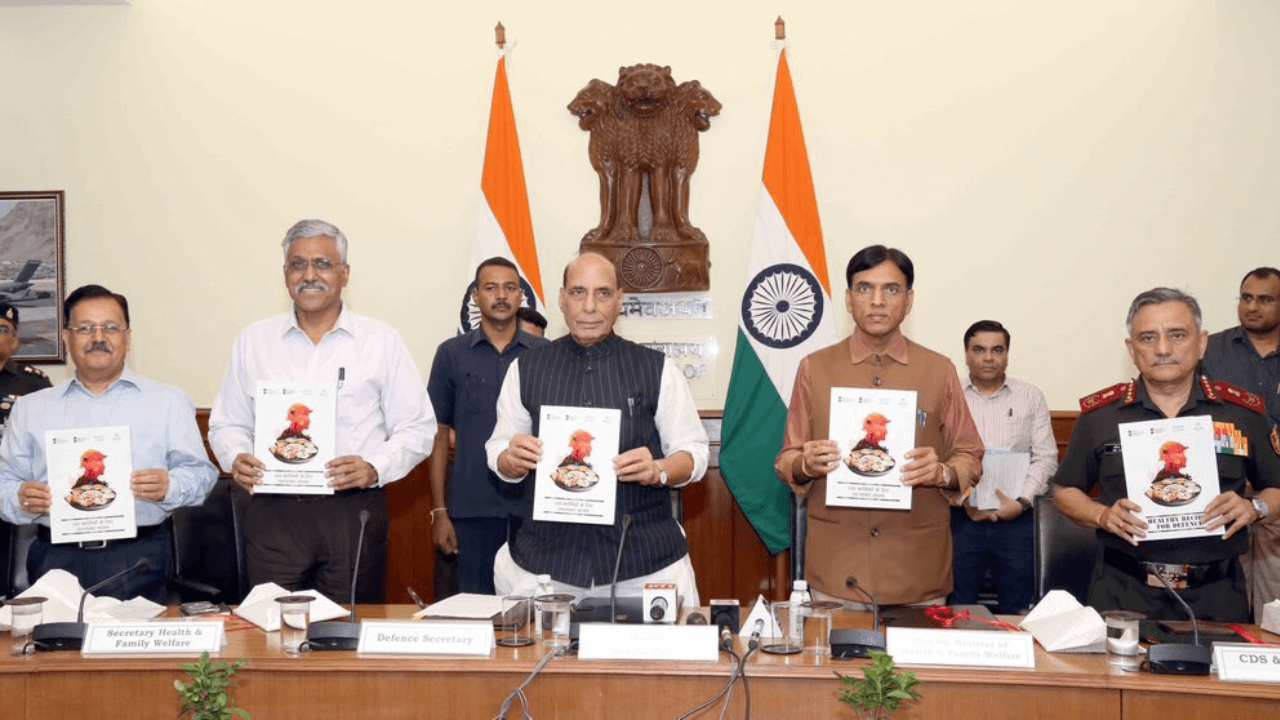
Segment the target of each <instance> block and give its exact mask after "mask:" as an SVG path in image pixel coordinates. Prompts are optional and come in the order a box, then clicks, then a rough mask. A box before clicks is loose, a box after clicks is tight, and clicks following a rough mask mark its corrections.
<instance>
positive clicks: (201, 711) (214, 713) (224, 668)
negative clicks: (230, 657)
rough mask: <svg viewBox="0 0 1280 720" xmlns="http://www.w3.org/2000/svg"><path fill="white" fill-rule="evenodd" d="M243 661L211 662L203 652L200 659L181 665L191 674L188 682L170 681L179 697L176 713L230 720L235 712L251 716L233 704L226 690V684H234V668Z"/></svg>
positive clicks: (203, 719) (248, 718)
mask: <svg viewBox="0 0 1280 720" xmlns="http://www.w3.org/2000/svg"><path fill="white" fill-rule="evenodd" d="M244 664H245V661H244V660H236V661H235V662H232V663H227V662H212V661H210V660H209V653H204V654H202V655H201V656H200V662H197V663H191V664H187V665H183V666H182V669H183V670H186V671H187V674H188V675H190V676H191V682H189V683H184V682H182V681H181V680H174V681H173V687H174V689H175V690H177V691H178V695H179V696H181V697H182V710H181V711H180V712H179V713H178V716H179V717H189V718H191V719H192V720H231V716H232V715H233V714H235V715H238V716H240V717H242V718H245V720H253V717H252V716H251V715H249V713H248V712H246V711H245V709H244V708H240V707H236V701H235V700H233V699H231V693H230V692H229V691H228V688H233V687H235V686H236V685H235V675H236V670H238V669H239V668H240V667H241V666H243V665H244Z"/></svg>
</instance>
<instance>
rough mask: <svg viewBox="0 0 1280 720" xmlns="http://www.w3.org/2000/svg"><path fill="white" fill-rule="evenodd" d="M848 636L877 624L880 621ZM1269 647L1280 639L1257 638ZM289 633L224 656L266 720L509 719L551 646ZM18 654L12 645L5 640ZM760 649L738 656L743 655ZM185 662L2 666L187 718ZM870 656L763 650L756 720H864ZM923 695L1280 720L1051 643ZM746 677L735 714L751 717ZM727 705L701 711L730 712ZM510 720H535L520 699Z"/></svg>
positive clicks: (633, 670)
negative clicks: (852, 696) (390, 643)
mask: <svg viewBox="0 0 1280 720" xmlns="http://www.w3.org/2000/svg"><path fill="white" fill-rule="evenodd" d="M413 609H414V608H413V607H412V606H407V605H388V606H373V607H362V608H361V610H362V612H361V615H362V617H366V618H407V617H408V616H409V615H410V613H411V612H412V611H413ZM835 624H836V626H837V627H867V626H868V625H869V623H868V620H867V618H866V617H865V616H861V615H854V614H849V615H848V616H845V617H837V619H836V622H835ZM1257 632H1258V635H1259V637H1260V638H1261V639H1262V640H1264V641H1267V642H1280V636H1277V635H1272V634H1271V633H1266V632H1262V631H1257ZM278 636H279V633H264V632H262V631H261V630H258V629H257V628H251V629H244V630H236V631H232V632H229V633H228V635H227V639H228V645H227V650H226V652H224V653H223V655H222V657H224V658H226V659H239V658H244V659H247V660H248V664H247V665H246V666H245V667H244V668H242V669H241V670H240V672H239V673H238V675H237V677H238V678H239V688H237V689H236V690H235V691H234V697H235V699H236V702H237V703H238V704H239V705H240V706H241V707H244V708H245V709H247V710H248V711H249V712H251V713H252V714H253V716H254V718H255V720H288V719H290V718H307V719H308V720H312V719H315V718H359V717H369V718H388V719H390V718H449V719H450V720H454V719H469V718H477V719H488V718H492V717H494V716H495V715H496V714H497V712H498V709H499V708H500V706H501V704H502V701H503V699H504V698H505V697H506V696H507V694H508V693H510V692H511V691H512V690H513V689H514V688H515V687H517V686H518V685H519V684H520V683H521V682H522V681H523V680H524V678H525V676H526V675H527V674H528V673H529V672H530V671H531V670H532V669H533V667H534V666H535V665H536V664H537V662H538V660H539V659H541V657H542V654H543V651H542V649H541V648H540V647H538V646H534V647H529V648H519V649H511V648H503V647H500V648H498V650H497V652H496V653H495V654H494V655H493V656H492V657H490V658H422V657H386V656H373V657H359V656H357V655H356V653H354V652H313V653H308V654H304V655H302V656H298V657H290V656H288V655H285V654H283V653H282V652H281V651H280V646H279V637H278ZM4 640H5V645H4V647H7V640H8V638H7V637H6V638H4ZM742 649H745V648H739V650H742ZM187 662H191V660H190V659H189V658H186V657H166V656H146V657H112V658H85V657H83V656H81V655H80V654H79V653H46V654H41V655H34V656H26V657H21V656H20V657H8V656H4V657H2V658H0V718H41V719H42V720H59V719H61V718H66V719H68V720H71V719H74V720H91V719H93V718H112V719H114V718H166V719H168V718H174V717H176V716H177V713H178V709H179V707H180V703H179V701H178V696H177V693H176V692H175V691H174V688H173V681H174V680H178V679H185V673H183V672H182V670H181V668H180V666H181V665H182V664H183V663H187ZM865 662H866V661H853V662H843V661H834V662H833V661H830V660H822V659H818V658H815V657H812V656H806V655H792V656H773V655H763V654H761V653H756V654H754V655H753V656H752V658H751V660H750V662H749V663H748V665H747V676H748V678H749V681H750V689H751V710H752V715H753V716H754V717H757V718H854V717H856V715H855V713H854V712H853V711H852V710H851V709H849V708H847V707H846V706H844V705H842V704H841V703H839V702H838V701H837V700H836V696H835V692H836V690H837V689H838V687H839V682H838V681H837V679H836V677H835V676H834V675H833V671H837V670H838V671H840V672H842V673H846V674H848V673H857V674H859V675H860V667H861V666H862V665H863V664H865ZM912 669H914V670H915V671H916V674H917V676H918V677H919V678H920V680H921V681H922V682H921V685H920V686H919V690H920V691H921V693H922V694H923V696H924V697H923V699H922V700H919V701H916V702H912V703H908V704H907V705H905V706H904V707H903V709H902V710H900V711H899V713H898V715H896V716H895V717H898V718H903V719H910V718H968V717H975V718H984V719H985V718H1018V719H1019V720H1024V719H1025V718H1088V719H1089V720H1103V719H1105V718H1126V719H1136V718H1152V719H1156V718H1158V719H1159V720H1170V719H1171V718H1178V719H1179V720H1183V719H1196V718H1204V719H1206V720H1208V719H1209V718H1214V719H1215V720H1216V719H1217V718H1259V719H1261V718H1272V717H1276V716H1277V715H1278V714H1280V686H1277V685H1262V684H1248V683H1227V682H1219V681H1218V680H1216V679H1215V678H1212V677H1210V678H1183V677H1173V676H1153V675H1149V674H1132V673H1125V672H1121V671H1119V670H1116V669H1113V668H1111V667H1109V666H1108V665H1107V663H1106V658H1105V656H1102V655H1068V654H1058V655H1055V654H1049V653H1045V652H1043V651H1041V650H1040V649H1039V647H1037V651H1036V668H1035V669H1034V670H990V669H970V668H954V667H948V668H932V667H919V668H912ZM729 671H730V664H729V662H728V661H727V660H722V661H721V662H718V663H714V664H711V663H671V662H669V663H638V662H603V661H579V660H578V659H576V658H573V657H568V658H556V659H554V660H552V661H551V662H550V663H549V664H548V665H547V666H546V668H545V669H544V670H543V671H542V674H541V675H540V676H539V677H538V678H537V679H536V680H534V681H533V683H532V684H531V685H530V686H529V687H528V688H527V689H526V690H525V694H526V695H527V697H528V699H529V701H530V704H531V708H532V715H533V717H534V718H537V720H553V719H555V718H575V719H576V718H636V719H643V720H650V719H651V718H678V717H679V716H680V715H682V714H684V713H685V712H687V711H688V710H690V709H692V708H694V707H696V706H697V705H699V704H701V703H702V702H703V701H705V700H706V699H708V698H710V697H711V696H712V695H714V694H715V693H716V692H718V691H719V690H720V689H721V688H722V687H723V686H724V684H725V682H726V681H727V679H728V675H729ZM744 710H745V704H744V702H743V692H742V686H741V683H739V685H738V687H737V688H736V689H735V691H734V700H733V706H732V707H731V708H730V710H729V713H728V716H727V717H730V718H742V717H743V714H744ZM719 712H720V708H719V706H716V707H714V708H713V709H711V710H708V711H705V712H703V713H702V714H700V715H698V716H697V717H699V718H704V719H705V718H716V717H719ZM508 717H509V718H513V719H514V718H518V717H520V713H519V705H518V703H517V705H516V706H515V709H514V711H513V712H511V713H509V714H508Z"/></svg>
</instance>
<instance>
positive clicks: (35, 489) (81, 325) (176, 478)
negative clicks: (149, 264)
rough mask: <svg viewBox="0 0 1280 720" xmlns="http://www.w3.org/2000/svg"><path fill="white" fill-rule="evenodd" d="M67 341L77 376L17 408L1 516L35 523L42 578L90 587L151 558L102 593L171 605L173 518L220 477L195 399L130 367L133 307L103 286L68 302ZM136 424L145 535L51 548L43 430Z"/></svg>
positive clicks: (2, 451)
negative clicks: (71, 579) (58, 577)
mask: <svg viewBox="0 0 1280 720" xmlns="http://www.w3.org/2000/svg"><path fill="white" fill-rule="evenodd" d="M62 317H63V323H64V325H65V327H64V329H63V331H62V337H63V342H65V343H66V345H67V349H68V351H69V353H70V355H71V359H72V361H73V362H74V363H75V366H76V372H75V377H73V378H72V379H70V380H66V381H63V382H61V383H59V384H58V385H56V386H55V387H52V388H48V389H46V390H41V391H39V392H36V393H32V394H30V395H25V396H23V397H22V398H20V399H19V400H18V402H17V403H16V404H15V405H14V406H13V411H12V413H11V414H10V415H9V425H8V428H7V429H6V431H5V434H4V439H3V441H0V514H2V515H3V516H4V519H5V520H8V521H9V522H12V523H15V524H26V523H34V524H36V525H37V527H38V535H37V537H36V539H35V541H34V542H32V544H31V549H30V550H29V552H28V554H27V571H28V574H29V576H30V577H31V578H32V579H33V580H35V579H38V578H40V576H42V575H44V574H45V573H46V572H48V571H49V570H53V569H62V570H66V571H67V572H70V573H71V574H73V575H75V576H76V578H77V579H79V581H80V584H81V585H82V586H84V587H86V588H87V587H89V586H90V585H93V584H94V583H97V582H99V581H101V580H105V579H106V578H108V577H111V576H112V575H115V574H116V573H118V572H120V571H122V570H125V569H127V568H129V567H131V566H133V565H134V563H136V562H137V561H138V560H139V559H142V558H146V559H147V561H148V563H149V567H148V568H146V569H141V570H138V571H135V572H133V573H131V574H129V575H127V576H125V577H124V578H121V579H120V580H118V581H116V582H114V583H111V584H109V585H107V586H106V587H104V588H103V589H102V591H101V592H100V593H99V594H104V595H110V596H112V597H117V598H120V599H128V598H132V597H135V596H138V595H142V596H144V597H146V598H148V599H150V600H154V601H156V602H161V603H163V602H164V600H165V585H166V583H167V581H168V576H169V573H170V566H171V555H172V550H171V540H170V532H169V529H168V524H167V523H165V522H164V521H165V519H166V518H168V516H169V513H171V512H173V511H174V510H175V509H177V508H179V507H182V506H184V505H200V504H201V503H203V502H204V499H205V497H206V496H207V495H208V494H209V490H210V489H211V488H212V487H213V484H214V481H215V480H217V477H218V471H217V469H216V468H214V466H213V464H212V463H211V462H209V458H208V455H207V454H206V453H205V450H204V445H203V443H202V442H201V440H200V431H199V429H198V428H197V427H196V419H195V407H194V405H193V404H192V402H191V398H190V397H188V396H187V394H186V393H184V392H182V391H181V390H178V389H177V388H174V387H171V386H169V385H164V384H162V383H158V382H155V381H153V380H148V379H146V378H143V377H140V376H138V375H136V374H134V373H133V372H132V371H131V370H129V368H127V367H126V366H125V359H126V357H127V356H128V354H129V341H130V330H129V303H128V300H126V299H125V297H124V296H123V295H118V294H116V293H113V292H111V291H110V290H108V289H106V288H104V287H102V286H100V285H86V286H84V287H81V288H79V289H77V290H76V291H74V292H72V293H71V295H69V296H68V297H67V300H66V302H65V303H64V304H63V309H62ZM114 425H127V426H129V434H130V439H131V443H132V447H133V467H134V468H135V469H134V471H133V475H132V477H131V479H130V484H129V487H130V490H131V491H132V492H133V496H134V500H135V508H136V513H137V522H138V536H137V537H136V538H127V539H120V540H103V541H96V542H81V543H76V542H71V543H59V544H57V545H54V544H52V543H51V542H50V533H49V510H50V507H51V505H52V502H53V494H52V492H51V491H50V489H49V484H48V465H47V458H46V457H45V433H46V432H47V431H49V430H63V429H68V428H90V427H105V426H114Z"/></svg>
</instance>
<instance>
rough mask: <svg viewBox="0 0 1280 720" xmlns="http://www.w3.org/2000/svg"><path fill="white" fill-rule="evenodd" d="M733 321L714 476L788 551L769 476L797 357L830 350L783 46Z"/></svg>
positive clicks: (809, 186)
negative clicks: (757, 204)
mask: <svg viewBox="0 0 1280 720" xmlns="http://www.w3.org/2000/svg"><path fill="white" fill-rule="evenodd" d="M747 278H748V282H747V289H746V291H745V292H744V293H743V297H742V307H741V314H740V316H739V318H738V340H737V346H736V348H735V350H734V357H733V372H732V375H731V376H730V379H729V392H728V396H727V398H726V401H725V409H724V427H723V435H722V440H723V442H722V445H721V451H720V469H721V472H722V473H723V474H724V479H725V483H726V484H728V486H729V489H730V490H731V491H732V492H733V494H734V497H735V498H737V500H738V504H739V506H740V507H741V508H742V511H743V513H744V514H745V515H746V516H747V519H748V520H750V521H751V524H752V525H753V526H754V527H755V529H756V532H758V533H759V534H760V538H761V540H763V541H764V543H765V545H766V546H767V547H768V548H769V551H770V552H773V553H777V552H781V551H782V550H785V549H786V548H787V547H788V545H789V544H790V534H791V532H790V531H791V512H790V508H791V501H790V493H791V491H790V490H789V489H788V488H787V486H786V485H785V484H783V483H782V481H780V480H778V479H777V477H776V476H775V475H774V472H773V460H774V457H775V456H776V455H777V454H778V451H779V450H780V449H781V447H782V436H783V432H784V429H785V426H786V421H787V403H788V402H789V401H790V400H791V387H792V385H793V383H794V382H795V374H796V368H797V367H799V365H800V360H801V359H802V358H804V356H805V355H807V354H809V353H811V352H813V351H814V350H817V349H819V348H822V347H825V346H827V345H830V344H831V343H833V342H835V322H834V319H833V318H832V316H831V310H832V308H831V283H830V280H829V278H828V275H827V255H826V248H825V247H824V245H823V242H822V224H821V222H820V221H819V220H818V203H817V199H816V197H815V195H814V191H813V177H812V176H811V174H810V171H809V155H808V153H807V151H806V150H805V143H804V132H803V131H802V130H801V128H800V110H799V107H798V106H797V105H796V96H795V89H794V87H793V86H792V84H791V71H790V68H789V67H788V65H787V52H786V47H785V45H783V46H782V47H781V48H780V49H779V51H778V76H777V80H776V82H775V85H774V91H773V114H772V117H771V118H770V121H769V139H768V144H767V146H766V148H765V155H764V189H763V191H762V192H761V193H760V207H759V210H758V211H757V215H756V227H755V238H754V241H753V242H752V246H751V261H750V265H749V270H748V272H747Z"/></svg>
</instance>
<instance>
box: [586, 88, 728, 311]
mask: <svg viewBox="0 0 1280 720" xmlns="http://www.w3.org/2000/svg"><path fill="white" fill-rule="evenodd" d="M569 112H571V113H573V114H574V115H576V116H577V118H578V127H580V128H582V129H583V130H587V131H589V132H590V133H591V140H590V142H589V144H588V146H587V153H588V156H589V157H590V159H591V167H592V168H593V169H594V170H595V171H596V174H597V175H598V176H599V178H600V223H599V224H598V225H597V226H596V227H595V228H593V229H591V230H589V231H588V232H587V234H586V235H585V236H583V238H582V243H581V244H580V246H579V248H580V249H581V250H582V251H583V252H588V251H590V252H597V253H600V254H602V255H604V256H605V257H607V258H609V259H610V260H612V261H613V263H614V265H616V266H617V268H618V275H619V281H620V282H621V285H622V288H623V290H626V291H629V292H664V291H672V290H681V291H702V290H708V289H710V287H711V278H710V274H709V268H710V265H711V263H710V254H709V246H708V244H707V237H706V235H704V234H703V232H702V231H701V230H699V229H698V228H696V227H694V226H693V224H692V223H691V222H689V181H690V179H691V177H692V176H693V172H694V170H695V169H697V167H698V133H700V132H703V131H705V130H707V129H708V128H710V127H711V118H712V117H714V116H716V115H718V114H720V103H719V102H718V101H716V99H715V98H714V97H712V95H711V93H710V92H708V91H707V90H706V89H705V88H703V87H702V85H701V84H700V83H699V82H698V81H697V80H690V81H688V82H684V83H680V84H679V85H676V82H675V80H674V79H673V78H672V77H671V68H670V67H660V66H658V65H652V64H647V63H645V64H640V65H631V66H629V67H623V68H620V69H619V70H618V84H617V85H616V86H615V85H610V84H609V83H607V82H604V81H603V80H592V81H591V82H589V83H587V86H586V87H585V88H583V89H582V90H581V91H580V92H579V93H578V96H577V97H575V98H574V99H573V102H571V103H569ZM646 180H647V183H646V182H645V181H646ZM646 186H647V200H648V203H647V204H646V203H645V202H644V200H645V199H646V197H645V196H646V193H645V192H644V191H645V189H646ZM643 210H649V212H643ZM650 220H651V222H650ZM646 230H647V235H646V232H645V231H646Z"/></svg>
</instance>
